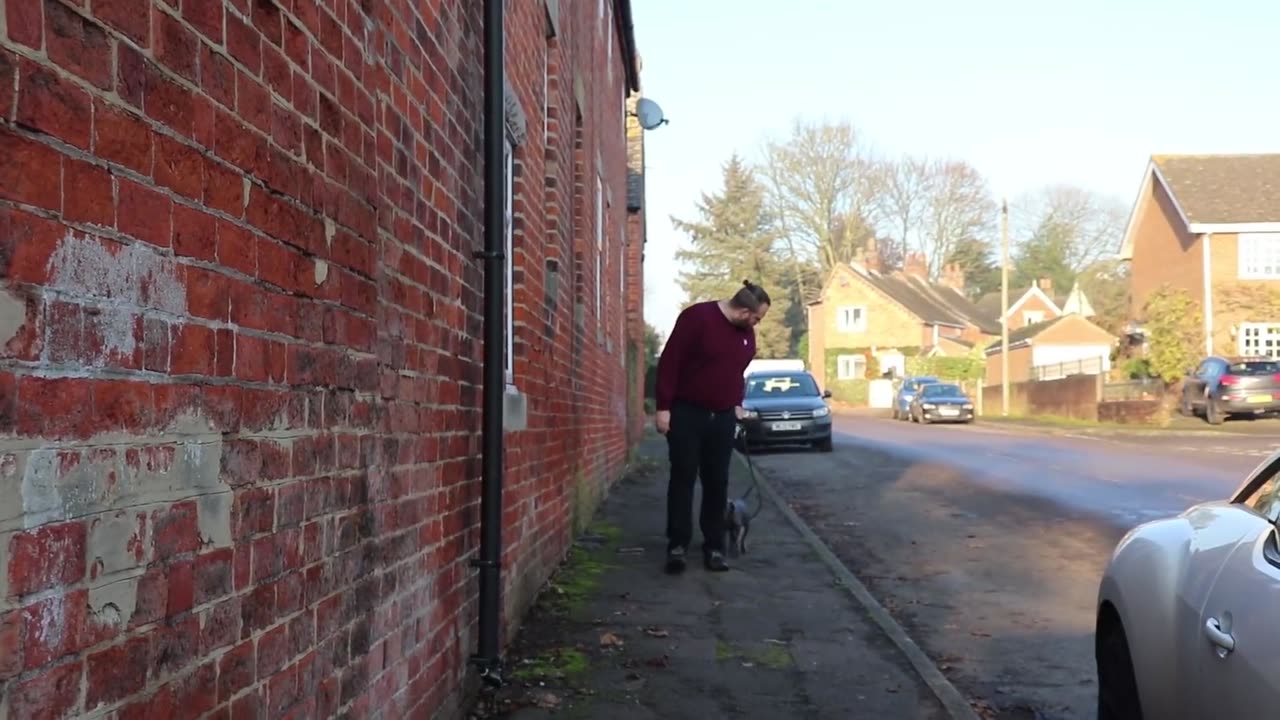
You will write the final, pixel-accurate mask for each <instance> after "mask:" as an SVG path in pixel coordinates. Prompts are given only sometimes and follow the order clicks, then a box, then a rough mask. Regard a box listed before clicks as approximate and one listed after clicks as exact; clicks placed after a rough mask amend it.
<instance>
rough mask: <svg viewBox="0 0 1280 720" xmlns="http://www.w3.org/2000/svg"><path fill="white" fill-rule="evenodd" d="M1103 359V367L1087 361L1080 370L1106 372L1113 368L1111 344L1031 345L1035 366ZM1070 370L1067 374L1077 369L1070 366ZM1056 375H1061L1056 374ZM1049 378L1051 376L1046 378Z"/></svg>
mask: <svg viewBox="0 0 1280 720" xmlns="http://www.w3.org/2000/svg"><path fill="white" fill-rule="evenodd" d="M1094 359H1101V360H1102V364H1101V368H1100V369H1099V366H1097V365H1094V364H1093V363H1087V364H1085V365H1084V367H1083V368H1082V369H1081V370H1080V372H1085V373H1095V372H1096V373H1105V372H1107V371H1108V370H1110V369H1111V346H1110V345H1032V346H1031V364H1032V365H1033V366H1035V367H1042V366H1045V365H1057V364H1059V363H1075V362H1076V361H1078V360H1083V361H1086V362H1087V361H1090V360H1094ZM1066 370H1068V371H1069V372H1067V373H1066V374H1075V373H1076V372H1077V371H1076V370H1075V369H1074V368H1072V367H1070V366H1068V367H1067V368H1066ZM1055 377H1060V375H1057V374H1055ZM1046 379H1049V378H1046Z"/></svg>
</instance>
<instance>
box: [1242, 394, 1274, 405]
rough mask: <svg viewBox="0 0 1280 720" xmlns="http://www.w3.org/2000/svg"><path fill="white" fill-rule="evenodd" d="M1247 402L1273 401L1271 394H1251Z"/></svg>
mask: <svg viewBox="0 0 1280 720" xmlns="http://www.w3.org/2000/svg"><path fill="white" fill-rule="evenodd" d="M1246 402H1251V403H1257V404H1261V403H1269V402H1271V396H1270V395H1250V396H1249V399H1248V400H1247V401H1246Z"/></svg>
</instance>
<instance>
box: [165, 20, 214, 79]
mask: <svg viewBox="0 0 1280 720" xmlns="http://www.w3.org/2000/svg"><path fill="white" fill-rule="evenodd" d="M187 4H191V3H187ZM208 4H209V5H214V6H216V5H217V3H208ZM151 27H152V31H153V33H154V37H155V43H154V44H153V47H152V52H153V54H154V57H155V59H156V60H157V61H158V62H159V63H160V64H161V65H163V66H165V67H166V68H168V69H169V70H170V71H171V72H173V73H174V74H176V75H177V76H178V77H181V78H185V79H186V80H188V81H189V82H192V83H196V84H199V82H200V76H199V62H200V46H201V43H200V39H199V38H198V37H197V36H196V34H195V33H194V32H192V31H191V30H189V29H187V27H186V26H185V25H183V24H182V21H180V20H179V19H177V18H176V17H174V16H172V15H170V14H169V13H167V12H164V11H163V10H161V9H159V8H156V9H155V10H154V11H153V12H152V15H151Z"/></svg>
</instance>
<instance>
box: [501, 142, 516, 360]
mask: <svg viewBox="0 0 1280 720" xmlns="http://www.w3.org/2000/svg"><path fill="white" fill-rule="evenodd" d="M502 165H503V167H504V169H505V173H506V176H507V177H506V184H507V187H506V202H505V203H504V205H505V206H506V207H505V209H504V211H503V218H502V220H503V234H504V235H506V247H505V248H503V254H504V256H505V258H506V270H507V279H506V286H507V317H506V326H507V327H506V336H507V340H506V342H507V348H506V353H505V355H506V358H505V360H506V372H507V384H508V385H512V384H515V381H516V353H515V334H516V322H515V320H516V304H515V297H516V293H515V287H513V285H514V283H515V264H516V257H515V224H516V223H515V219H516V212H515V205H516V193H515V179H514V178H515V168H516V163H515V148H514V147H512V145H511V138H507V139H506V140H504V141H503V143H502Z"/></svg>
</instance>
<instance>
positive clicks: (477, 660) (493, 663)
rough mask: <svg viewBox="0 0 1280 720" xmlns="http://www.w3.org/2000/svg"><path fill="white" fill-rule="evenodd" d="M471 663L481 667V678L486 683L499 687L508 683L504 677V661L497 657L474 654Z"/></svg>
mask: <svg viewBox="0 0 1280 720" xmlns="http://www.w3.org/2000/svg"><path fill="white" fill-rule="evenodd" d="M471 663H472V664H473V665H475V666H476V667H478V668H480V680H481V682H483V683H484V684H485V685H487V686H489V687H491V688H494V689H498V688H501V687H503V686H504V685H506V681H505V680H503V679H502V661H501V660H498V659H497V658H487V657H484V656H483V655H472V656H471Z"/></svg>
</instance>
